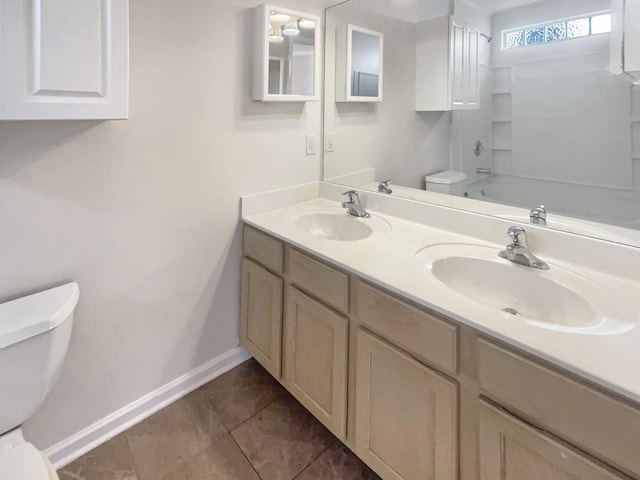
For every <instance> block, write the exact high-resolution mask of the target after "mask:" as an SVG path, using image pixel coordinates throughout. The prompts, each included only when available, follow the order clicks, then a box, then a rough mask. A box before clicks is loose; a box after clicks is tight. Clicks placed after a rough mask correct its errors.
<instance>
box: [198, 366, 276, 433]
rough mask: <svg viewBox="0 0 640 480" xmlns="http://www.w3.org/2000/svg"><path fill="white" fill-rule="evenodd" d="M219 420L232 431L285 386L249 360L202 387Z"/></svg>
mask: <svg viewBox="0 0 640 480" xmlns="http://www.w3.org/2000/svg"><path fill="white" fill-rule="evenodd" d="M203 390H205V391H206V392H208V394H209V398H210V399H211V401H212V402H213V405H214V406H215V408H216V410H217V411H218V413H219V415H220V419H221V420H222V423H223V424H224V426H225V427H227V430H229V431H232V430H234V429H235V428H237V427H238V426H239V425H240V424H242V423H243V422H244V421H246V420H248V419H249V418H251V417H252V416H254V415H255V414H256V413H258V412H259V411H260V410H262V409H263V408H265V407H266V406H268V405H270V404H271V403H273V401H274V400H276V399H277V398H278V397H279V396H280V395H281V394H282V392H284V389H283V388H282V387H281V386H280V384H279V383H278V382H277V381H276V380H275V379H274V378H273V377H272V376H271V375H269V373H267V371H266V370H265V369H264V368H262V367H261V366H260V365H259V364H258V362H256V361H255V360H253V359H251V360H249V361H247V362H245V363H243V364H242V365H240V366H238V367H236V368H234V369H233V370H231V371H229V372H227V373H225V374H224V375H222V376H220V377H218V378H216V379H215V380H213V381H212V382H210V383H209V384H208V385H206V386H205V387H203Z"/></svg>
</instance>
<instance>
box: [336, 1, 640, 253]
mask: <svg viewBox="0 0 640 480" xmlns="http://www.w3.org/2000/svg"><path fill="white" fill-rule="evenodd" d="M619 3H620V1H619V0H613V3H612V0H542V1H540V0H501V1H500V2H497V1H495V0H474V2H473V3H472V2H469V3H467V2H465V1H464V0H455V1H453V0H452V2H451V3H450V2H448V1H440V0H424V1H421V2H407V3H405V4H403V5H405V6H404V7H401V6H399V5H398V4H397V2H393V1H392V0H349V1H348V2H346V3H343V4H340V5H337V6H334V7H331V8H329V9H328V10H327V15H326V28H327V37H326V55H327V59H326V65H327V68H326V71H325V81H326V85H327V88H326V94H325V133H326V134H327V135H332V137H333V147H334V148H333V151H332V152H326V153H325V164H324V178H325V180H327V181H333V182H335V183H340V184H345V185H348V186H350V187H359V188H364V189H370V190H372V191H377V190H378V184H379V182H381V181H384V180H388V179H391V180H392V181H393V183H394V184H395V185H394V187H393V195H399V196H403V197H408V198H411V199H414V200H423V201H427V202H431V203H438V204H443V205H447V206H451V207H454V208H460V209H464V210H469V211H474V212H479V213H484V214H489V215H494V216H499V217H503V218H507V219H510V220H512V221H514V222H520V221H521V222H526V223H528V222H530V210H531V209H533V208H535V207H538V206H540V205H544V206H545V209H546V211H547V227H548V228H557V229H561V230H565V231H570V232H573V233H578V234H582V235H587V236H593V237H597V238H602V239H605V240H610V241H616V242H621V243H626V244H630V245H635V246H640V231H639V230H640V85H635V84H634V79H633V78H631V77H630V76H628V75H625V74H622V75H616V74H613V73H611V72H612V68H611V64H612V61H613V60H612V54H615V53H616V52H615V51H614V50H615V48H613V49H612V47H611V45H612V42H614V39H615V37H616V34H620V32H616V25H624V21H621V19H620V17H619V16H620V15H623V13H622V12H621V11H620V10H618V9H617V8H616V4H619ZM445 17H448V20H449V21H437V19H443V18H445ZM434 20H435V21H434ZM345 23H354V24H357V25H359V26H363V27H365V28H371V29H374V30H376V31H380V32H382V33H383V34H384V35H385V39H386V45H385V50H386V52H385V53H386V58H387V60H388V61H387V62H386V65H385V66H384V75H385V102H383V103H381V104H376V105H375V106H367V105H365V106H351V105H348V104H341V103H337V102H336V96H335V92H334V91H333V89H332V88H330V86H331V85H332V81H333V80H334V76H335V72H334V71H333V70H332V68H331V65H332V61H333V58H332V55H335V48H334V45H333V44H332V41H331V38H332V33H333V30H334V29H335V28H336V26H338V25H341V24H345ZM455 24H457V25H467V26H473V28H469V29H468V30H469V31H475V32H477V35H474V38H475V40H477V41H478V42H479V44H478V46H477V56H478V75H477V77H478V80H479V85H478V88H479V95H478V106H477V107H478V108H475V109H474V110H462V111H460V110H457V109H454V110H452V111H416V110H417V108H416V104H415V102H414V99H417V98H418V93H419V92H420V91H421V90H423V89H424V82H423V80H421V79H420V77H419V76H418V80H416V75H417V72H418V69H419V68H425V67H424V58H425V56H424V53H421V50H420V48H419V42H420V39H424V38H425V28H427V29H428V28H430V27H429V26H430V25H455ZM612 29H613V33H610V32H611V30H612ZM447 34H448V35H449V34H450V32H449V33H447ZM427 37H429V35H427ZM463 37H464V36H463ZM464 38H465V40H463V41H467V42H470V41H471V40H469V39H468V37H464ZM445 41H452V39H451V38H441V42H440V43H444V42H445ZM437 43H438V42H437V41H434V42H432V43H431V44H429V46H430V47H432V48H437V47H438V46H437ZM467 46H470V47H472V48H473V47H474V45H471V44H468V45H467ZM626 47H627V48H629V47H630V46H629V45H627V46H626ZM633 48H635V49H638V48H640V45H636V46H634V47H633ZM463 51H464V50H463ZM468 58H470V57H468ZM421 65H422V66H421ZM433 67H434V68H436V69H443V68H445V67H443V65H436V64H435V62H434V65H433ZM449 67H451V65H449ZM449 72H451V69H450V70H449ZM449 80H450V81H451V80H455V78H451V77H449ZM463 81H464V79H463ZM442 91H443V92H444V91H446V90H445V89H442ZM474 107H475V106H474ZM441 110H448V109H447V108H444V107H442V108H441ZM434 174H435V176H433V175H434ZM443 192H444V193H446V192H450V193H453V194H452V195H444V194H443ZM534 220H535V219H534Z"/></svg>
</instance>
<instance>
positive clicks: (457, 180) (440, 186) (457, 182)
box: [424, 170, 467, 196]
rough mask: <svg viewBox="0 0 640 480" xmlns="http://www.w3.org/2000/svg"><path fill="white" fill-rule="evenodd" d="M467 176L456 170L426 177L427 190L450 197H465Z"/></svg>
mask: <svg viewBox="0 0 640 480" xmlns="http://www.w3.org/2000/svg"><path fill="white" fill-rule="evenodd" d="M466 180H467V175H466V174H465V173H462V172H457V171H455V170H444V171H442V172H438V173H434V174H432V175H427V176H426V177H424V182H425V190H428V191H430V192H437V193H447V194H449V195H458V196H462V195H464V190H465V185H466Z"/></svg>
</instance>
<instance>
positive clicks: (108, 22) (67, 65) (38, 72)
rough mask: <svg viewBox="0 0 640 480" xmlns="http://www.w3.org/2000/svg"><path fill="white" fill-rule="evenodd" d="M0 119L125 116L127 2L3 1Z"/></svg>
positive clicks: (1, 5)
mask: <svg viewBox="0 0 640 480" xmlns="http://www.w3.org/2000/svg"><path fill="white" fill-rule="evenodd" d="M0 11H1V12H2V15H0V49H1V50H0V119H2V120H66V119H123V118H127V113H128V112H127V104H128V81H129V80H128V78H129V72H128V56H129V52H128V48H129V47H128V44H129V38H128V37H129V33H128V32H129V26H128V16H129V14H128V0H56V1H49V0H0Z"/></svg>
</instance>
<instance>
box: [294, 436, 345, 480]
mask: <svg viewBox="0 0 640 480" xmlns="http://www.w3.org/2000/svg"><path fill="white" fill-rule="evenodd" d="M338 441H340V440H338ZM330 448H331V446H328V447H327V448H325V449H324V450H323V451H322V452H320V454H319V455H318V456H317V457H315V458H314V459H312V460H311V461H310V462H309V464H308V465H307V466H306V467H304V468H303V469H302V471H301V472H300V473H298V474H297V475H296V476H295V477H293V478H292V479H291V480H296V478H299V477H300V476H301V475H302V474H303V473H304V472H306V471H307V470H308V469H309V467H311V465H313V464H314V463H316V460H318V459H319V458H320V457H321V456H322V455H324V454H325V453H326V452H327V451H328V450H329V449H330Z"/></svg>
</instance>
